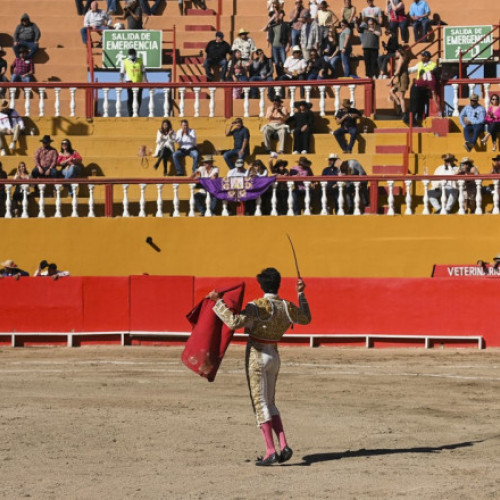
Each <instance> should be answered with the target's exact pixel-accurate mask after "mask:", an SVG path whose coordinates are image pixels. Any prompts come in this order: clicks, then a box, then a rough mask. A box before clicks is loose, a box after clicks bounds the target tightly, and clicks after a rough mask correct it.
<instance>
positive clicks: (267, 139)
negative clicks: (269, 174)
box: [261, 96, 290, 154]
mask: <svg viewBox="0 0 500 500" xmlns="http://www.w3.org/2000/svg"><path fill="white" fill-rule="evenodd" d="M289 117H290V113H289V111H288V110H287V109H286V108H285V107H284V106H283V101H282V99H281V97H279V96H276V97H275V98H274V99H273V104H272V106H269V107H268V108H267V111H266V119H267V121H268V123H267V124H266V125H264V126H263V127H262V128H261V132H262V134H263V136H264V144H265V147H266V150H267V151H268V152H271V150H272V146H271V140H272V139H273V137H274V136H275V135H277V136H278V152H279V154H282V153H283V152H284V151H285V139H286V134H288V133H289V132H290V127H289V126H288V125H287V121H288V118H289Z"/></svg>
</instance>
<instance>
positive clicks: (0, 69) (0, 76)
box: [0, 48, 9, 99]
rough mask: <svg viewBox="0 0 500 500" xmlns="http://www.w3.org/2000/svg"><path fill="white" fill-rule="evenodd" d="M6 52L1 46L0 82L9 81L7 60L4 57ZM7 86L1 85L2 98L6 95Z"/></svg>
mask: <svg viewBox="0 0 500 500" xmlns="http://www.w3.org/2000/svg"><path fill="white" fill-rule="evenodd" d="M4 55H5V52H4V51H3V50H2V49H1V48H0V83H8V81H9V79H8V78H7V61H6V60H5V59H4V58H3V56H4ZM6 93H7V87H0V99H3V98H4V97H5V94H6Z"/></svg>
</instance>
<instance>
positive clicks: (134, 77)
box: [120, 49, 148, 116]
mask: <svg viewBox="0 0 500 500" xmlns="http://www.w3.org/2000/svg"><path fill="white" fill-rule="evenodd" d="M120 81H121V82H123V81H125V82H127V83H142V82H147V81H148V78H147V75H146V69H145V68H144V63H143V62H142V59H141V58H140V57H137V52H136V50H135V49H129V50H128V57H127V58H126V59H124V60H123V61H122V65H121V68H120ZM141 104H142V89H141V88H139V92H137V115H138V116H140V114H141ZM127 110H128V116H134V89H133V88H130V87H129V88H127Z"/></svg>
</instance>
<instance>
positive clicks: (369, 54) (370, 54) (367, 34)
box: [357, 18, 382, 78]
mask: <svg viewBox="0 0 500 500" xmlns="http://www.w3.org/2000/svg"><path fill="white" fill-rule="evenodd" d="M357 28H358V32H359V33H360V35H361V45H362V47H363V59H364V61H365V74H366V78H376V77H377V75H378V64H377V63H378V51H379V48H380V36H381V35H382V32H381V31H380V28H379V27H378V26H377V25H376V24H375V20H374V19H372V18H368V19H367V20H366V23H361V24H359V25H357Z"/></svg>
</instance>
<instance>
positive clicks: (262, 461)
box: [255, 453, 279, 467]
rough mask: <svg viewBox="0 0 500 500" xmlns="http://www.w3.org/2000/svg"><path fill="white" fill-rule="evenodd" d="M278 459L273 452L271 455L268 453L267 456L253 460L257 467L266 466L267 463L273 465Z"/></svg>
mask: <svg viewBox="0 0 500 500" xmlns="http://www.w3.org/2000/svg"><path fill="white" fill-rule="evenodd" d="M278 461H279V458H278V454H277V453H273V454H272V455H269V456H268V457H267V458H258V459H257V461H256V462H255V465H257V466H259V467H267V466H268V465H273V464H275V463H276V462H278Z"/></svg>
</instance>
